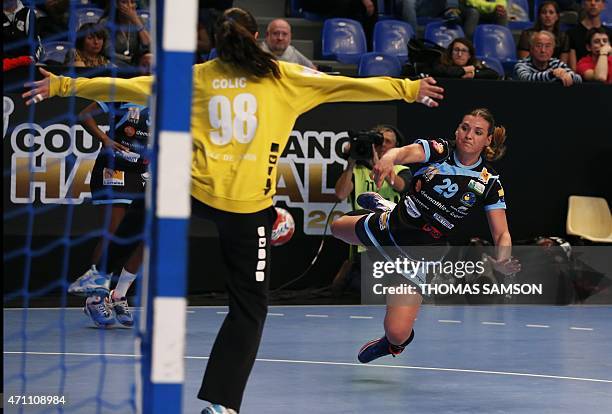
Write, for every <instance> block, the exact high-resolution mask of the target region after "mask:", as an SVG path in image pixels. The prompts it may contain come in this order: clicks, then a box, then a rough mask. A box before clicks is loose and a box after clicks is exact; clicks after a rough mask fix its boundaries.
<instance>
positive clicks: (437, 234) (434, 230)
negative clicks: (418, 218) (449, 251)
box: [421, 224, 442, 239]
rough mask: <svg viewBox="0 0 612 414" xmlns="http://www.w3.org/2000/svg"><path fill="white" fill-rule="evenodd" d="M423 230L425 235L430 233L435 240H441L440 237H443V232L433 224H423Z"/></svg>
mask: <svg viewBox="0 0 612 414" xmlns="http://www.w3.org/2000/svg"><path fill="white" fill-rule="evenodd" d="M421 230H423V231H424V232H425V233H428V234H429V235H430V236H431V237H433V238H434V239H439V238H440V237H442V232H441V231H440V230H438V229H437V228H435V227H434V226H432V225H431V224H423V227H421Z"/></svg>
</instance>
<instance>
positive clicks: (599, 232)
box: [565, 195, 612, 243]
mask: <svg viewBox="0 0 612 414" xmlns="http://www.w3.org/2000/svg"><path fill="white" fill-rule="evenodd" d="M565 230H566V232H567V234H571V235H574V236H580V237H582V238H584V239H587V240H590V241H593V242H599V243H612V215H611V214H610V207H608V202H607V201H606V199H605V198H601V197H583V196H575V195H573V196H570V197H569V200H568V209H567V222H566V226H565Z"/></svg>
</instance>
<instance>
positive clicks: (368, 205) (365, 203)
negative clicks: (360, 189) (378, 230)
mask: <svg viewBox="0 0 612 414" xmlns="http://www.w3.org/2000/svg"><path fill="white" fill-rule="evenodd" d="M357 204H359V205H360V206H361V207H363V208H365V209H366V210H372V211H378V212H385V211H391V210H393V209H394V208H395V206H396V204H395V203H394V202H393V201H389V200H386V199H385V198H383V196H381V195H380V194H378V193H374V192H370V191H368V192H365V193H361V194H359V196H357Z"/></svg>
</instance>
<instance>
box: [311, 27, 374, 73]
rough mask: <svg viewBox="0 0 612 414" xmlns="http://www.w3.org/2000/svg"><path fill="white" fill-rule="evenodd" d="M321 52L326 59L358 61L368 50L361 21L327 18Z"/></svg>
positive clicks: (342, 61)
mask: <svg viewBox="0 0 612 414" xmlns="http://www.w3.org/2000/svg"><path fill="white" fill-rule="evenodd" d="M321 52H322V54H323V57H324V58H325V59H333V60H337V61H338V62H341V63H350V64H353V63H358V62H359V58H360V57H361V55H363V54H364V53H365V52H367V46H366V38H365V33H364V32H363V28H362V27H361V23H359V22H357V21H355V20H351V19H342V18H338V19H327V20H325V22H324V23H323V34H322V40H321Z"/></svg>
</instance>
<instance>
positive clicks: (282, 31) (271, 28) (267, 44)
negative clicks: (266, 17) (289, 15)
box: [261, 19, 316, 69]
mask: <svg viewBox="0 0 612 414" xmlns="http://www.w3.org/2000/svg"><path fill="white" fill-rule="evenodd" d="M261 48H262V49H263V50H265V51H266V52H268V53H271V54H272V55H274V56H275V57H276V58H277V59H278V60H283V61H285V62H292V63H297V64H299V65H302V66H307V67H309V68H312V69H316V66H315V65H314V63H312V62H311V61H310V60H309V59H308V58H307V57H306V56H304V55H303V54H301V53H300V51H299V50H297V49H296V48H295V47H293V46H292V45H291V26H290V25H289V23H288V22H287V21H286V20H284V19H274V20H272V21H271V22H270V24H268V27H267V29H266V38H265V39H264V41H263V42H262V43H261Z"/></svg>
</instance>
